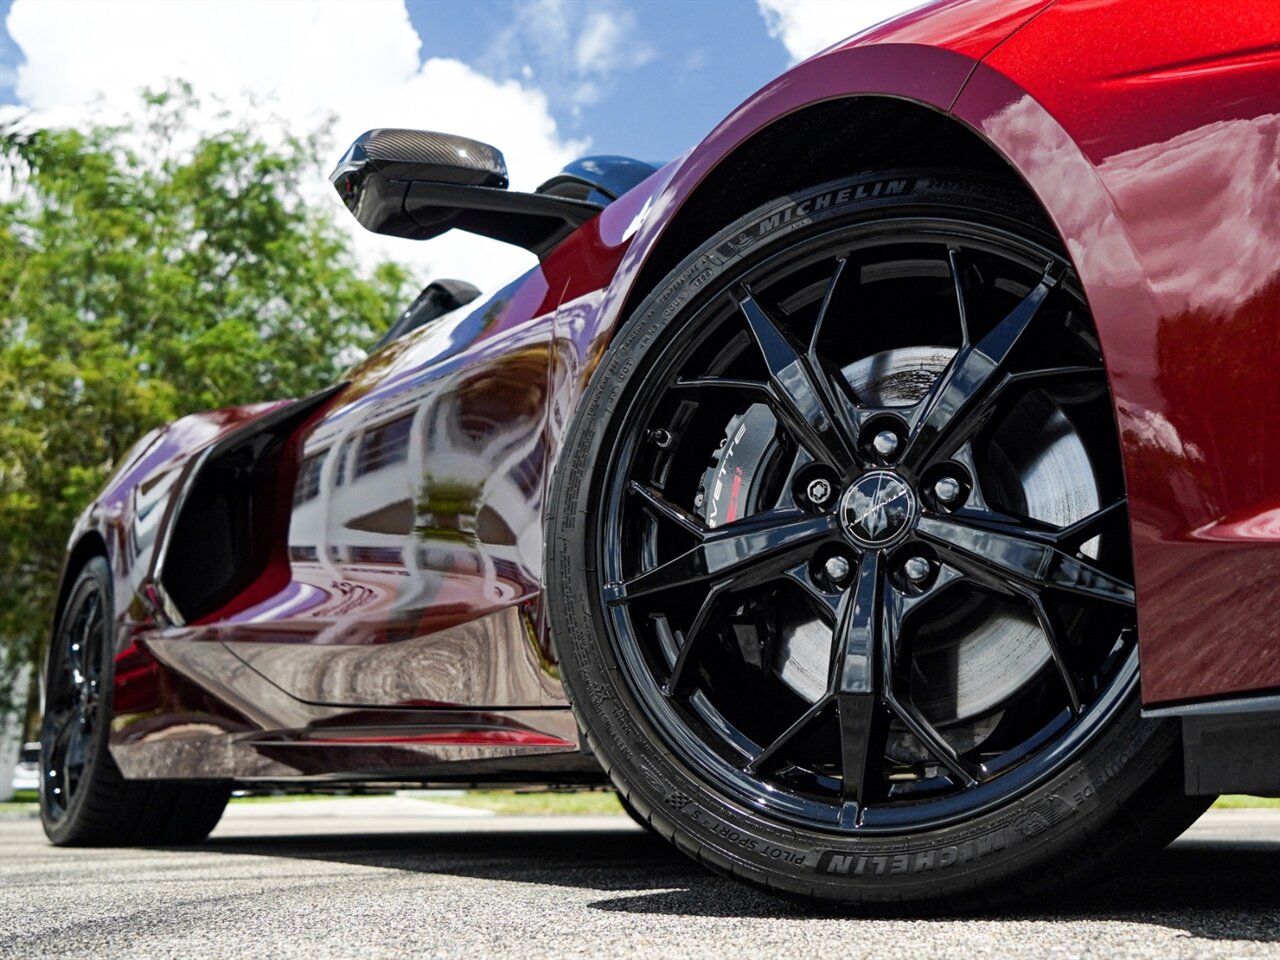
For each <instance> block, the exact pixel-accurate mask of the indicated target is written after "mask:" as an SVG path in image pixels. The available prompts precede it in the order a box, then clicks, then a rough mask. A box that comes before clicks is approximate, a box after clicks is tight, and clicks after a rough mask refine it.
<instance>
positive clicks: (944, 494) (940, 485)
mask: <svg viewBox="0 0 1280 960" xmlns="http://www.w3.org/2000/svg"><path fill="white" fill-rule="evenodd" d="M933 495H934V496H935V497H937V498H938V499H939V500H940V501H942V502H943V503H950V502H951V501H953V500H955V498H956V497H958V496H960V481H959V480H956V479H955V478H954V477H943V478H942V479H941V480H939V481H938V482H937V483H935V484H934V485H933Z"/></svg>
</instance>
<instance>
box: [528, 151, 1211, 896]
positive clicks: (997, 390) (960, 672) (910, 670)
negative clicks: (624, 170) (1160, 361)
mask: <svg viewBox="0 0 1280 960" xmlns="http://www.w3.org/2000/svg"><path fill="white" fill-rule="evenodd" d="M1039 223H1040V220H1039V218H1038V216H1037V214H1036V212H1035V211H1034V208H1028V205H1027V204H1026V203H1025V201H1023V200H1022V199H1021V198H1020V197H1019V196H1018V195H1016V194H1014V193H1012V192H1010V191H1008V190H1006V189H1004V188H1002V187H999V186H994V185H991V184H984V183H976V182H968V181H965V180H964V179H963V178H955V177H944V176H931V175H923V174H919V173H912V172H902V173H892V174H887V175H883V176H877V177H864V178H859V179H856V180H849V181H841V182H836V183H828V184H823V185H821V186H819V187H815V188H814V189H812V190H810V191H806V192H803V193H799V194H796V195H793V196H791V197H787V198H784V199H781V200H779V201H777V202H775V203H773V204H769V205H767V206H766V207H764V208H761V209H760V210H757V211H755V212H754V213H752V214H749V215H748V216H746V217H744V218H743V219H741V220H739V221H738V222H736V223H734V224H732V225H730V226H729V227H727V228H726V229H725V230H723V231H721V232H720V233H719V234H717V235H716V236H715V237H713V238H711V239H710V240H708V241H707V242H706V243H705V244H704V245H703V246H702V247H701V248H700V249H699V250H698V251H697V252H695V253H694V254H693V255H692V256H690V257H689V258H688V259H687V260H686V261H685V262H684V263H683V264H681V265H680V266H679V267H678V268H677V269H676V270H674V271H673V272H672V274H671V275H670V276H669V277H668V278H667V279H666V281H664V282H663V283H661V284H659V285H658V287H657V288H656V290H655V291H654V293H653V294H652V295H651V296H650V297H649V298H648V299H647V300H646V301H645V303H644V304H642V305H641V306H640V307H639V308H638V309H637V310H636V311H635V314H634V315H633V317H632V318H631V319H630V320H629V321H628V323H627V324H626V326H625V327H624V329H623V330H622V331H620V333H619V335H618V336H617V338H616V339H615V341H614V343H613V345H612V346H611V347H610V349H609V351H608V353H607V354H606V355H605V357H604V359H603V361H602V362H601V364H600V367H599V369H598V370H597V372H596V374H595V375H594V377H593V379H592V381H591V384H590V385H589V387H588V389H587V395H586V397H585V398H584V400H583V403H582V405H581V410H582V413H581V415H580V416H579V417H578V419H577V420H576V421H575V423H574V424H573V427H572V429H571V431H570V434H569V436H568V438H567V440H566V448H565V450H564V452H563V454H562V457H561V460H560V466H559V468H558V470H557V475H556V482H555V486H554V490H553V499H552V506H551V516H552V517H553V518H555V519H554V521H553V526H552V528H551V530H549V534H548V562H547V571H548V585H549V590H550V593H551V595H552V596H553V597H555V598H556V602H554V603H552V604H551V606H550V610H551V623H552V629H553V632H554V636H555V639H556V642H557V644H558V647H559V650H560V656H561V660H562V662H563V672H564V676H565V682H566V686H567V689H568V691H569V695H570V698H571V700H572V701H573V703H574V706H575V709H576V710H577V712H578V716H579V720H580V722H581V723H582V724H583V726H584V727H585V728H586V730H587V732H588V735H589V737H590V739H591V744H592V748H593V749H594V750H595V752H596V753H597V755H599V756H600V757H601V759H602V761H603V762H604V764H605V766H606V768H607V769H608V770H609V772H610V774H611V775H612V777H613V778H614V780H615V781H616V782H617V784H618V786H619V790H620V791H621V792H623V793H624V794H625V795H627V796H628V797H629V798H630V800H631V803H632V804H633V805H634V807H635V808H636V809H637V810H638V812H639V814H640V815H641V816H642V817H644V818H645V819H646V820H647V821H648V822H649V823H651V824H652V825H653V827H654V828H655V829H657V830H658V831H659V832H661V833H663V834H665V835H668V836H673V837H674V839H675V842H676V843H677V844H678V845H679V846H681V847H682V848H683V849H685V850H687V851H688V852H690V853H692V854H694V855H696V856H698V857H699V858H700V859H702V860H704V861H706V862H707V863H709V864H710V865H712V866H714V867H716V868H719V869H721V870H724V871H726V872H730V873H733V874H735V875H737V876H740V877H743V878H746V879H750V880H754V881H755V882H757V883H760V884H763V885H766V886H768V887H770V888H773V889H777V890H781V891H786V892H790V893H794V894H802V895H807V896H812V897H816V898H820V899H825V900H831V901H840V902H857V901H864V902H870V901H878V902H887V901H920V900H933V899H937V898H949V899H950V900H951V901H952V902H954V903H956V904H957V905H960V904H962V903H965V902H978V901H980V900H982V899H983V898H986V899H990V898H994V897H998V896H1000V895H1007V894H1011V893H1021V894H1028V893H1033V892H1036V891H1038V890H1044V889H1049V888H1052V887H1054V886H1057V885H1061V884H1062V883H1065V882H1069V881H1070V880H1071V879H1072V878H1074V877H1076V876H1079V875H1081V874H1082V872H1083V871H1084V870H1085V869H1086V868H1087V867H1089V866H1092V865H1094V864H1095V863H1096V862H1097V861H1099V860H1100V859H1101V858H1103V857H1104V856H1106V855H1108V854H1110V853H1113V852H1115V851H1116V850H1117V849H1118V848H1121V847H1123V846H1125V845H1127V844H1129V843H1131V842H1136V841H1141V840H1143V839H1146V840H1150V841H1155V840H1165V839H1168V838H1169V836H1170V835H1171V833H1175V832H1176V831H1177V830H1178V829H1180V828H1181V827H1183V826H1185V824H1186V823H1187V822H1189V819H1190V817H1192V816H1194V815H1195V813H1196V812H1198V810H1199V809H1201V808H1202V804H1200V803H1199V802H1196V801H1186V800H1184V799H1183V798H1182V797H1181V791H1180V789H1179V788H1180V786H1181V783H1180V757H1179V753H1178V737H1177V730H1176V727H1173V726H1170V725H1162V724H1157V723H1152V722H1148V721H1143V720H1141V719H1140V718H1139V716H1138V709H1137V698H1136V691H1137V637H1136V609H1135V598H1134V589H1133V585H1132V583H1133V577H1132V571H1131V559H1130V557H1131V553H1130V545H1129V531H1128V517H1127V512H1126V500H1125V489H1124V478H1123V475H1122V471H1121V465H1120V455H1119V442H1118V438H1117V434H1116V428H1115V421H1114V418H1113V416H1112V411H1111V405H1110V397H1109V393H1108V389H1107V380H1106V375H1105V371H1104V369H1103V365H1102V359H1101V354H1100V348H1099V344H1098V340H1097V336H1096V333H1095V331H1094V328H1093V323H1092V319H1091V317H1090V314H1089V310H1088V306H1087V304H1086V303H1085V300H1084V296H1083V293H1082V291H1081V290H1080V287H1079V284H1078V282H1077V280H1076V278H1075V275H1074V273H1073V270H1072V268H1071V264H1070V262H1069V261H1068V259H1067V257H1066V256H1065V254H1064V253H1063V252H1062V250H1061V248H1060V246H1059V245H1058V243H1057V242H1056V240H1055V239H1054V238H1053V236H1052V235H1051V234H1050V233H1048V232H1047V231H1045V230H1044V229H1043V228H1042V227H1041V226H1039ZM1126 810H1128V814H1126V812H1125V811H1126Z"/></svg>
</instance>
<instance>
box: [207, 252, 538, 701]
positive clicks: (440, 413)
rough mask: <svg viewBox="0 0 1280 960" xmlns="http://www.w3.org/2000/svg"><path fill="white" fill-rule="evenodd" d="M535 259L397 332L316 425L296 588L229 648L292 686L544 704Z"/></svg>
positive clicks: (242, 625)
mask: <svg viewBox="0 0 1280 960" xmlns="http://www.w3.org/2000/svg"><path fill="white" fill-rule="evenodd" d="M562 289H563V284H559V285H557V286H556V288H555V289H554V290H553V289H552V287H551V285H549V283H548V279H547V277H546V276H545V275H544V273H543V272H542V270H541V269H539V270H535V271H533V272H532V273H530V274H526V275H525V276H524V277H522V278H520V279H519V280H518V281H516V282H514V283H512V284H510V285H508V286H507V287H504V288H503V289H501V290H499V291H498V292H496V293H494V294H492V295H491V296H489V297H487V298H481V299H479V300H477V301H475V302H474V303H472V304H470V305H468V306H466V307H463V308H461V309H460V310H457V311H455V312H453V313H452V314H449V315H447V316H445V317H442V318H440V319H439V320H437V321H434V322H432V323H429V324H428V325H426V326H424V327H422V328H420V329H418V330H415V331H413V332H411V333H409V334H407V335H406V336H404V337H402V338H401V339H399V340H397V341H394V342H392V343H390V344H387V345H386V346H385V347H384V348H383V349H382V350H380V351H378V352H377V353H376V354H374V355H373V356H371V357H370V358H369V359H368V360H367V361H365V362H364V363H363V364H361V365H360V366H359V367H358V368H357V369H356V370H354V371H353V372H352V374H351V385H350V387H349V388H348V389H347V390H346V392H345V393H343V394H342V395H341V396H340V398H339V399H338V401H337V402H336V404H335V405H334V406H333V407H332V408H331V409H330V410H329V411H328V412H327V413H326V414H325V416H324V417H323V418H322V419H320V420H319V421H318V422H317V423H316V424H314V426H313V427H312V428H311V429H310V431H309V433H308V434H307V436H306V438H305V440H304V442H303V450H302V462H301V466H300V468H299V471H298V477H297V482H296V485H295V489H294V497H293V511H292V517H291V522H290V530H289V560H290V569H291V573H292V582H291V583H290V585H289V588H288V589H287V590H285V591H284V592H282V593H280V594H278V595H277V596H275V597H274V598H272V600H270V601H267V602H266V603H264V604H261V605H259V606H258V607H255V608H253V609H252V610H250V611H246V613H245V614H244V615H241V616H240V617H238V618H237V621H236V623H234V624H230V625H228V626H229V627H230V628H231V629H229V630H228V631H227V632H226V633H225V634H224V636H225V637H226V642H227V643H228V646H229V647H230V648H231V649H232V650H233V652H235V654H236V655H237V656H238V657H240V658H241V659H242V660H243V661H244V662H246V663H247V664H249V665H250V666H252V667H253V668H254V669H255V670H257V671H258V672H259V673H261V674H262V675H263V676H265V677H266V678H267V679H268V680H270V681H271V682H272V683H274V684H276V685H277V686H279V687H281V688H283V689H284V690H285V691H286V692H288V693H289V694H291V695H292V696H294V697H297V698H300V699H303V700H306V701H310V702H313V703H326V704H341V705H348V706H350V705H370V706H419V707H423V706H452V705H468V706H482V705H502V706H538V705H542V704H544V703H545V702H547V701H548V699H549V698H550V697H552V696H553V695H554V694H555V692H556V690H557V686H556V683H555V681H554V678H553V676H552V672H551V670H550V669H549V664H548V663H547V661H546V658H545V656H544V654H543V652H542V650H541V648H540V647H539V645H538V643H537V641H536V638H537V636H538V626H539V624H538V618H539V615H540V614H539V610H540V607H539V602H538V600H539V584H540V581H541V543H542V538H541V528H540V523H541V514H542V499H543V493H544V482H545V472H546V471H545V466H546V463H547V459H548V436H547V424H546V416H547V387H548V375H549V367H550V351H551V347H552V334H553V320H554V315H555V302H556V299H557V297H556V294H558V293H559V292H560V291H561V290H562Z"/></svg>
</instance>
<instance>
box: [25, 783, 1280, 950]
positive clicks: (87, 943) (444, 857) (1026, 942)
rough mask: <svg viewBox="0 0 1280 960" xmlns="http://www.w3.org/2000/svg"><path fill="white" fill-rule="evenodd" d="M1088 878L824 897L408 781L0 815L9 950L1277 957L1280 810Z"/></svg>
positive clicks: (625, 834) (614, 824)
mask: <svg viewBox="0 0 1280 960" xmlns="http://www.w3.org/2000/svg"><path fill="white" fill-rule="evenodd" d="M1129 868H1130V871H1129V873H1128V874H1127V875H1125V876H1122V877H1119V878H1117V879H1114V880H1110V881H1108V882H1106V883H1102V884H1099V885H1097V886H1095V887H1093V888H1092V889H1090V890H1087V891H1082V892H1081V893H1080V894H1079V895H1077V896H1075V897H1073V898H1071V899H1067V900H1062V901H1059V902H1056V903H1054V904H1053V905H1052V907H1048V908H1047V907H1045V906H1044V905H1041V906H1038V907H1034V908H1030V909H1026V910H1022V911H1017V912H1010V913H1006V914H1001V915H999V916H978V917H965V918H943V919H936V920H920V919H912V920H907V919H891V918H876V917H841V918H837V917H831V916H826V915H823V914H821V913H816V912H813V911H810V910H806V909H803V908H800V907H797V906H794V905H791V904H788V903H784V902H782V901H779V900H776V899H773V898H771V897H769V896H767V895H765V894H762V893H757V892H755V891H753V890H750V889H747V888H746V887H743V886H740V885H738V884H736V883H731V882H729V881H725V880H721V879H719V878H716V877H714V876H712V875H710V874H708V873H706V872H705V871H704V870H702V869H701V868H700V867H698V866H697V865H696V864H694V863H692V862H691V861H689V860H686V859H685V858H684V857H683V856H681V855H680V854H678V853H676V852H675V851H674V850H672V849H669V848H668V847H667V845H666V844H665V843H663V842H661V841H659V840H656V839H654V838H652V837H650V836H649V835H648V834H646V833H645V832H644V831H642V830H641V829H640V828H638V827H635V826H634V825H632V823H631V821H630V820H628V819H626V818H625V817H623V816H560V817H549V816H536V817H506V816H494V815H492V814H478V815H477V813H476V811H465V812H462V811H460V810H459V808H456V807H448V806H441V805H438V804H436V803H430V802H425V801H422V800H418V799H414V798H408V797H388V798H352V799H340V800H315V801H298V802H292V803H262V804H233V805H232V807H231V808H230V809H229V811H228V813H227V815H226V817H225V818H224V819H223V821H222V823H221V824H220V825H219V827H218V829H217V830H216V831H215V833H214V835H213V837H212V838H211V840H210V841H209V843H208V844H206V845H205V846H202V847H200V848H195V849H183V850H174V849H169V850H137V849H132V850H99V849H92V850H63V849H54V848H53V847H50V846H48V845H47V844H46V842H45V840H44V836H43V834H42V833H41V831H40V825H39V823H38V822H37V821H35V820H32V819H29V818H28V819H12V818H10V819H4V820H2V821H0V958H9V957H15V958H17V957H21V958H34V957H65V958H78V957H93V958H114V957H139V958H152V957H155V958H170V957H173V958H183V960H186V958H192V957H202V958H203V957H228V958H236V960H245V958H250V957H270V958H293V957H298V958H302V957H305V958H308V960H319V958H329V957H342V958H347V957H352V958H355V957H359V958H361V960H373V958H382V957H458V958H485V957H518V958H520V960H532V958H537V957H610V958H614V957H654V958H663V960H666V958H671V957H733V958H736V957H744V958H748V957H761V958H766V957H767V958H770V960H774V958H785V960H798V958H837V957H840V958H844V957H850V958H853V957H868V958H871V957H874V958H895V957H911V958H913V960H914V958H930V957H944V958H952V957H954V958H986V957H992V958H1005V957H1034V958H1072V960H1075V958H1094V957H1096V958H1106V960H1113V958H1122V957H1141V958H1161V960H1165V958H1173V957H1197V958H1198V957H1276V958H1280V810H1278V809H1270V810H1217V811H1210V813H1208V814H1206V816H1205V817H1204V818H1203V819H1202V820H1200V821H1199V823H1197V824H1196V825H1195V826H1193V827H1192V828H1191V829H1190V830H1189V831H1188V832H1187V833H1186V834H1184V835H1183V837H1182V838H1181V839H1179V840H1178V841H1176V842H1175V843H1174V844H1173V845H1172V846H1170V847H1169V848H1168V849H1166V850H1163V851H1161V852H1159V853H1156V854H1153V855H1152V856H1151V857H1150V858H1149V859H1147V860H1146V861H1145V862H1142V863H1134V864H1130V865H1129Z"/></svg>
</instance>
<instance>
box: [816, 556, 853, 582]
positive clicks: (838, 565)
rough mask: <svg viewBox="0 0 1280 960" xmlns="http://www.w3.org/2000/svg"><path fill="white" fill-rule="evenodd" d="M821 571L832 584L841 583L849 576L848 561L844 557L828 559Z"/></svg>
mask: <svg viewBox="0 0 1280 960" xmlns="http://www.w3.org/2000/svg"><path fill="white" fill-rule="evenodd" d="M822 570H823V572H824V573H826V575H827V579H829V580H830V581H831V582H832V583H842V582H844V579H845V577H847V576H849V561H848V560H846V559H845V558H844V557H838V556H837V557H829V558H828V559H827V562H826V563H824V564H823V565H822Z"/></svg>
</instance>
